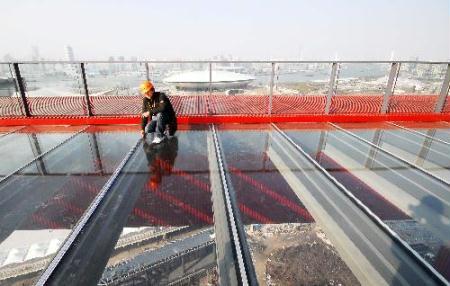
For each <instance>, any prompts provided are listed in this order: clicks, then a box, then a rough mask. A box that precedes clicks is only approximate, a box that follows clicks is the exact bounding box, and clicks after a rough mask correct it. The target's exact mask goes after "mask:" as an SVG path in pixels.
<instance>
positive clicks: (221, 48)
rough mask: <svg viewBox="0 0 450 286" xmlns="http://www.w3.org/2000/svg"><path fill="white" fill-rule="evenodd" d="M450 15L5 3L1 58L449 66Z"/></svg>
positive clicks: (338, 5)
mask: <svg viewBox="0 0 450 286" xmlns="http://www.w3.org/2000/svg"><path fill="white" fill-rule="evenodd" d="M449 9H450V7H449V2H448V1H446V0H434V1H428V2H424V1H419V0H414V1H406V0H395V1H388V0H381V1H376V2H374V1H353V0H347V1H339V2H337V1H331V0H320V1H314V2H310V1H277V2H275V1H246V2H242V1H241V2H239V1H230V2H227V3H221V2H214V1H212V2H211V1H209V2H208V1H189V3H185V2H183V1H172V2H171V3H170V4H169V3H159V2H152V1H145V2H144V1H127V2H126V3H122V2H119V1H95V2H92V1H90V2H88V1H77V2H76V3H72V2H68V1H55V0H47V1H42V2H40V3H39V4H37V3H34V2H32V1H4V3H2V11H0V19H1V20H0V22H1V24H2V27H4V29H2V30H3V31H2V41H3V43H6V44H3V45H1V46H0V57H1V59H2V60H5V57H6V58H13V59H17V60H33V58H36V56H37V55H38V58H39V59H46V60H64V59H66V58H67V56H66V55H67V52H66V48H65V47H66V46H71V47H72V48H73V50H74V54H75V57H76V59H77V60H107V59H108V58H109V57H111V56H113V57H115V58H116V59H117V58H119V57H124V58H125V59H127V60H128V59H131V58H137V59H138V60H146V59H160V60H161V59H168V60H177V59H191V60H196V59H198V60H200V59H202V60H203V59H212V58H213V57H214V56H221V55H224V56H227V57H230V56H231V57H232V58H233V59H246V60H247V59H248V60H257V59H259V60H271V59H272V60H277V59H286V60H299V59H303V60H334V59H339V60H390V59H391V58H392V54H394V57H393V58H394V59H396V60H410V59H415V58H416V57H418V58H420V59H421V60H441V61H446V60H449V59H450V14H449ZM68 11H70V13H68ZM17 15H20V17H17ZM31 27H32V28H31ZM36 49H37V50H38V52H37V53H36Z"/></svg>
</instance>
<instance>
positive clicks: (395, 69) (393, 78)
mask: <svg viewBox="0 0 450 286" xmlns="http://www.w3.org/2000/svg"><path fill="white" fill-rule="evenodd" d="M399 71H400V63H392V65H391V71H390V72H389V79H388V82H387V86H386V90H385V91H384V96H383V104H382V105H381V110H380V112H381V113H382V114H385V113H386V112H387V111H388V107H389V98H390V97H391V95H392V94H394V88H395V84H396V83H397V78H398V73H399Z"/></svg>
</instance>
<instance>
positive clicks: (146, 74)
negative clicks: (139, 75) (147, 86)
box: [145, 62, 150, 81]
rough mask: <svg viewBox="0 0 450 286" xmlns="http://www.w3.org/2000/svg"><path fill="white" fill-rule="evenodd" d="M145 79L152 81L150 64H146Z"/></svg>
mask: <svg viewBox="0 0 450 286" xmlns="http://www.w3.org/2000/svg"><path fill="white" fill-rule="evenodd" d="M145 78H146V79H147V80H148V81H150V68H149V66H148V62H146V63H145Z"/></svg>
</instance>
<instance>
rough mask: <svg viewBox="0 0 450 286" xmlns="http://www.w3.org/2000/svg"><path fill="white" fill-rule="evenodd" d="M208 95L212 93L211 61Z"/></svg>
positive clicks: (210, 64) (210, 65)
mask: <svg viewBox="0 0 450 286" xmlns="http://www.w3.org/2000/svg"><path fill="white" fill-rule="evenodd" d="M208 90H209V95H211V94H212V63H209V87H208Z"/></svg>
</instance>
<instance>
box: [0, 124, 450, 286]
mask: <svg viewBox="0 0 450 286" xmlns="http://www.w3.org/2000/svg"><path fill="white" fill-rule="evenodd" d="M151 140H152V138H151V137H150V138H147V139H146V140H142V139H140V137H139V134H138V132H137V131H136V126H133V125H105V126H11V127H5V126H3V127H0V146H1V148H0V158H1V161H0V284H1V285H32V284H35V283H37V284H38V285H44V284H45V285H47V284H48V285H119V284H120V285H122V284H125V285H446V284H447V285H448V283H449V281H450V123H447V122H443V121H441V122H433V123H414V122H407V123H406V122H381V123H336V124H333V123H275V124H210V125H201V124H199V125H180V126H179V131H178V132H177V134H176V136H174V137H171V138H169V139H166V140H165V141H163V143H161V144H159V145H154V144H151V143H150V142H151ZM333 283H334V284H333Z"/></svg>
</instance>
